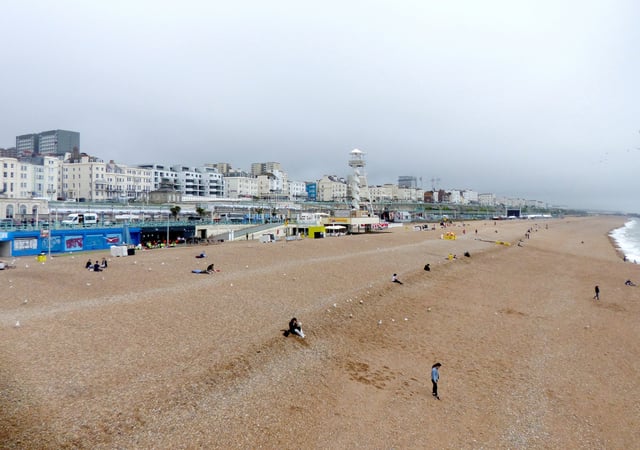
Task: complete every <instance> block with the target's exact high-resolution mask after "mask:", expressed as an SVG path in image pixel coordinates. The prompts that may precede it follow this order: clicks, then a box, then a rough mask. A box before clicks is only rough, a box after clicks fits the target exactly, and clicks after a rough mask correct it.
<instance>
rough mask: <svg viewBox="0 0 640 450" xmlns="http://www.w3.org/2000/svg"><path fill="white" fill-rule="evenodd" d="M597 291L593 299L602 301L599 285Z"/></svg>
mask: <svg viewBox="0 0 640 450" xmlns="http://www.w3.org/2000/svg"><path fill="white" fill-rule="evenodd" d="M595 291H596V295H594V296H593V299H594V300H600V288H599V287H598V286H597V285H596V288H595Z"/></svg>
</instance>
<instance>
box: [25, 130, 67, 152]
mask: <svg viewBox="0 0 640 450" xmlns="http://www.w3.org/2000/svg"><path fill="white" fill-rule="evenodd" d="M74 148H77V149H78V150H79V149H80V133H78V132H77V131H67V130H50V131H42V132H40V133H31V134H23V135H21V136H16V151H17V153H18V155H19V156H31V155H36V154H37V155H41V156H44V155H59V154H64V153H73V150H74Z"/></svg>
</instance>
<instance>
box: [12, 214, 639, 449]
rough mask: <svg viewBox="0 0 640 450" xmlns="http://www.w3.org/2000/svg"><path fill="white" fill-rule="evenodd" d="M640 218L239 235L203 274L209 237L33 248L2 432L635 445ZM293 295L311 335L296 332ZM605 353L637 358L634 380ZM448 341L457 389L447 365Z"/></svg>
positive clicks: (202, 442) (175, 440) (21, 278)
mask: <svg viewBox="0 0 640 450" xmlns="http://www.w3.org/2000/svg"><path fill="white" fill-rule="evenodd" d="M622 220H623V219H622V218H611V217H593V218H591V217H590V218H565V219H557V220H551V221H540V222H536V221H530V222H529V221H527V222H516V223H513V222H503V223H500V222H498V223H493V221H483V222H468V223H466V234H465V233H462V225H461V223H459V224H456V226H455V227H452V228H451V230H453V231H455V232H456V233H457V234H458V239H457V240H455V241H446V240H442V239H439V236H440V234H441V231H440V230H439V229H438V230H436V231H435V232H434V231H414V230H413V229H412V228H411V227H399V228H397V229H393V230H392V231H389V232H384V233H380V234H377V235H362V236H353V237H350V236H345V237H337V238H332V239H328V238H327V239H323V240H322V239H321V240H306V241H296V242H278V243H272V244H259V243H252V242H237V243H236V242H234V243H225V244H224V245H221V246H216V247H209V248H207V254H208V258H207V260H206V263H210V262H214V263H215V264H216V267H219V268H220V269H221V272H219V273H216V274H214V275H211V276H209V275H206V276H201V275H192V274H190V273H188V272H189V271H190V270H191V269H192V268H199V266H198V264H200V265H202V260H198V259H195V258H194V255H195V254H197V252H198V248H199V247H191V248H184V249H158V250H150V251H146V252H140V253H139V254H136V256H132V257H123V258H111V260H110V261H109V269H108V270H107V271H105V272H101V273H96V274H94V273H90V272H87V271H84V270H81V269H79V266H83V263H84V260H85V259H86V258H85V256H86V255H85V256H79V257H77V258H74V257H71V258H55V260H54V261H53V262H48V263H47V264H35V262H34V263H33V264H32V265H31V266H30V267H29V268H27V267H25V261H21V263H20V266H19V267H18V268H17V269H11V271H4V272H5V273H0V276H3V275H10V277H11V278H10V279H11V282H10V285H11V286H12V287H11V288H10V289H9V290H10V291H11V293H12V295H11V298H4V299H0V324H1V326H0V355H1V357H2V359H3V361H4V363H3V365H2V366H1V368H0V383H1V384H0V386H1V387H2V391H3V392H4V393H5V397H4V400H3V406H4V412H3V414H4V417H2V419H3V421H2V425H0V440H2V441H4V442H8V443H9V446H10V447H11V446H12V445H13V446H25V445H26V446H35V447H40V448H54V447H63V446H73V447H82V448H84V447H91V448H113V447H120V448H132V447H137V448H193V447H199V448H204V447H206V448H257V447H264V448H296V447H298V445H292V444H291V443H297V442H299V439H300V438H301V437H302V436H304V440H305V444H304V445H305V446H307V447H311V448H323V447H326V446H327V445H331V446H332V447H335V448H365V447H366V448H372V447H377V448H380V447H387V448H390V447H396V448H478V447H491V448H507V447H508V448H513V447H528V448H566V447H567V446H569V447H571V446H576V445H577V446H579V447H593V446H595V447H602V446H606V447H616V448H621V447H625V446H626V447H628V446H629V445H632V443H633V442H637V436H636V434H635V431H633V430H635V429H638V428H639V427H638V425H640V423H639V420H638V418H637V417H636V416H634V415H633V411H634V409H633V408H634V407H635V406H634V404H633V399H634V398H636V397H637V396H638V395H640V389H639V388H638V386H637V385H636V382H635V379H636V374H637V370H640V363H639V362H637V361H640V349H639V348H638V346H637V344H634V342H637V338H638V337H640V336H638V331H636V330H637V329H638V327H637V314H638V313H639V312H640V307H639V306H638V305H640V301H638V300H640V294H639V293H640V289H634V288H629V287H627V286H624V284H623V282H624V279H626V277H629V278H633V279H636V280H637V278H638V276H637V274H636V275H634V274H633V273H632V272H634V271H635V272H637V266H635V265H634V266H630V265H627V264H624V263H623V262H622V260H621V258H620V257H619V256H618V253H617V250H616V248H615V247H613V246H612V241H611V238H610V236H609V234H608V233H609V232H610V231H609V230H611V229H613V227H614V226H615V224H618V223H620V222H621V221H622ZM547 227H548V229H547ZM474 229H477V230H478V235H477V236H476V235H475V233H474ZM527 229H530V230H531V233H530V238H529V239H526V238H525V237H524V235H525V233H526V232H527V231H528V230H527ZM605 236H606V238H605ZM520 239H522V240H523V245H522V246H518V245H516V243H517V242H518V241H519V240H520ZM496 241H508V242H511V243H512V245H511V246H503V245H496V244H495V243H493V242H496ZM466 251H469V252H470V257H464V256H462V255H463V254H464V253H465V252H466ZM449 253H453V254H457V255H458V257H457V259H455V260H453V261H450V260H449V259H448V258H447V255H448V254H449ZM92 258H93V257H92ZM425 263H430V265H431V271H430V272H425V271H424V270H423V269H422V267H423V266H424V264H425ZM196 266H198V267H196ZM392 273H398V275H399V278H400V280H402V281H403V283H404V284H403V285H397V284H395V283H391V281H390V277H391V274H392ZM630 273H631V275H629V274H630ZM60 280H64V282H62V283H60ZM595 284H599V285H600V286H601V289H602V301H601V302H600V303H596V302H594V301H593V300H591V297H592V296H593V293H592V290H593V286H594V285H595ZM51 286H55V289H51ZM24 300H28V303H23V301H24ZM291 316H296V317H298V318H299V319H301V320H302V322H303V329H304V331H305V333H306V335H307V337H306V338H305V339H304V340H303V339H298V338H294V337H288V338H285V337H283V336H282V334H281V330H282V329H283V328H286V324H287V322H288V320H289V319H290V317H291ZM16 320H20V322H21V326H20V327H19V328H16V327H14V326H13V324H14V323H15V321H16ZM594 358H595V359H596V360H597V361H598V364H599V365H603V366H604V367H615V368H616V381H615V383H613V384H615V386H614V385H612V383H609V381H608V378H607V374H606V372H603V371H599V370H598V369H597V368H594ZM435 361H440V362H442V364H443V367H442V371H441V377H442V378H441V384H442V385H441V387H440V389H441V398H442V400H441V401H440V402H437V401H436V400H434V399H433V398H432V397H431V394H430V389H431V387H430V381H429V380H428V373H429V370H430V367H431V365H432V364H433V363H434V362H435ZM548 374H552V381H551V382H549V379H548ZM489 379H490V381H488V380H489ZM434 417H437V418H438V420H434ZM634 417H635V419H634ZM622 423H624V426H623V425H622ZM18 443H20V444H18Z"/></svg>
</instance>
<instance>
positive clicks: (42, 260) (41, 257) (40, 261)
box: [36, 253, 47, 263]
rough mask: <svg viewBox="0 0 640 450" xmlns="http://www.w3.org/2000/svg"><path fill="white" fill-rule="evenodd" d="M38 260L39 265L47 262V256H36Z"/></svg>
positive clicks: (42, 254) (41, 254)
mask: <svg viewBox="0 0 640 450" xmlns="http://www.w3.org/2000/svg"><path fill="white" fill-rule="evenodd" d="M36 260H37V261H38V262H39V263H43V262H47V255H45V254H44V253H40V254H39V255H38V256H36Z"/></svg>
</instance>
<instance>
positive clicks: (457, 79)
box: [0, 0, 640, 212]
mask: <svg viewBox="0 0 640 450" xmlns="http://www.w3.org/2000/svg"><path fill="white" fill-rule="evenodd" d="M638 24H640V2H638V1H637V0H600V1H592V0H575V1H574V0H567V1H562V0H552V1H551V0H536V1H517V0H515V1H514V0H504V1H495V0H485V1H475V0H460V1H455V0H452V1H443V0H438V1H432V0H415V1H402V0H395V1H392V0H368V1H348V0H343V1H333V0H324V1H315V2H306V1H304V0H269V1H264V0H256V1H254V0H247V1H228V0H227V1H217V0H212V1H196V0H182V1H170V2H167V1H160V0H153V1H146V0H144V1H142V0H140V1H136V0H129V1H114V0H110V1H84V0H78V1H69V0H58V1H50V0H46V1H32V0H21V1H8V0H5V1H2V3H1V6H0V30H2V35H3V44H2V46H0V56H1V57H2V70H1V71H0V82H1V83H0V85H1V91H0V92H2V97H1V98H2V101H1V102H0V104H1V106H0V107H1V111H2V112H1V114H0V118H1V123H0V147H11V146H13V145H15V136H16V135H19V134H24V133H30V132H38V131H44V130H49V129H67V130H74V131H79V132H80V136H81V137H80V139H81V150H82V151H85V152H87V153H89V154H92V155H95V156H98V157H100V158H102V159H104V160H109V159H114V160H115V161H117V162H121V163H125V164H138V163H149V162H157V163H165V164H177V163H180V164H187V165H201V164H204V163H208V162H229V163H231V165H232V166H233V167H235V168H241V169H249V168H250V164H251V163H252V162H263V161H278V162H280V163H281V164H282V165H283V167H284V169H285V170H286V171H287V172H288V174H289V176H290V178H292V179H296V180H304V181H311V180H316V179H319V178H320V177H321V176H322V175H324V174H335V175H340V176H346V175H348V173H349V167H348V166H347V160H348V157H349V152H350V151H351V150H352V149H353V148H359V149H360V150H362V151H364V152H365V153H366V160H367V168H366V170H367V173H368V178H369V183H370V184H382V183H389V182H392V183H395V182H397V179H398V176H399V175H413V176H416V177H422V180H423V185H424V187H425V188H429V187H431V179H432V178H439V179H440V180H441V181H440V183H439V187H442V188H446V189H473V190H476V191H479V192H493V193H495V194H498V195H510V196H514V197H523V198H527V199H537V200H543V201H548V202H551V203H553V204H560V205H567V206H571V207H581V208H598V209H616V210H622V211H627V212H640V175H639V173H638V172H639V169H640V27H639V26H638Z"/></svg>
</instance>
